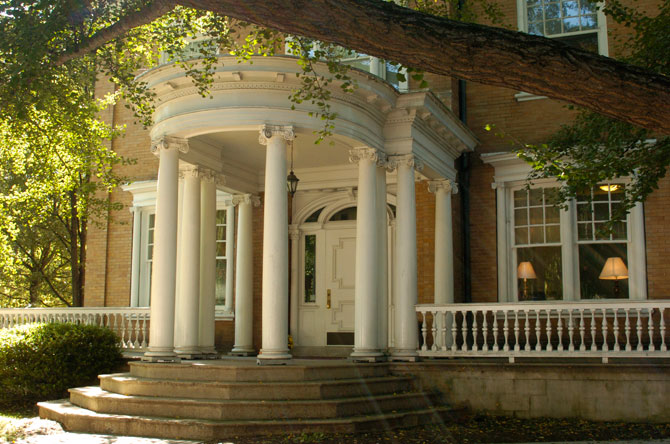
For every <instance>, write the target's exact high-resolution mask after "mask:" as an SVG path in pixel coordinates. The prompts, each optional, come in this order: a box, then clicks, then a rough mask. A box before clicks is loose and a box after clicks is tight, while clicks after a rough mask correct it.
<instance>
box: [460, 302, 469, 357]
mask: <svg viewBox="0 0 670 444" xmlns="http://www.w3.org/2000/svg"><path fill="white" fill-rule="evenodd" d="M461 313H462V314H463V324H461V333H462V334H463V345H462V346H461V350H462V351H467V350H468V311H467V310H463V311H462V312H461Z"/></svg>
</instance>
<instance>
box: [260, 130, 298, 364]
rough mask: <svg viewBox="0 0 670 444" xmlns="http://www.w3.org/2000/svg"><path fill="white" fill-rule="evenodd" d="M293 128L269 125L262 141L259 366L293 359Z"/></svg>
mask: <svg viewBox="0 0 670 444" xmlns="http://www.w3.org/2000/svg"><path fill="white" fill-rule="evenodd" d="M293 137H294V135H293V128H292V127H282V126H273V125H265V126H264V127H263V128H262V129H261V135H260V142H261V144H263V145H266V146H267V148H266V157H265V159H266V160H265V198H264V203H265V206H264V213H263V290H262V292H263V309H262V319H263V335H262V347H261V351H260V353H259V355H258V363H259V364H273V363H280V362H281V361H284V360H286V359H291V354H290V353H289V350H288V197H287V192H286V141H287V140H293Z"/></svg>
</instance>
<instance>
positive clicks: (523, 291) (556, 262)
mask: <svg viewBox="0 0 670 444" xmlns="http://www.w3.org/2000/svg"><path fill="white" fill-rule="evenodd" d="M521 262H530V265H531V266H532V267H533V270H534V271H535V275H536V278H534V279H526V282H525V285H526V286H525V288H524V279H522V278H519V280H518V287H519V295H518V296H519V300H520V301H526V300H536V301H541V300H545V299H546V300H560V299H562V298H563V284H562V265H561V247H560V246H556V247H533V248H519V249H517V270H518V264H520V263H521ZM517 278H518V275H517Z"/></svg>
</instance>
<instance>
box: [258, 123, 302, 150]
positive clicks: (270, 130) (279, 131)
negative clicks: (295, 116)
mask: <svg viewBox="0 0 670 444" xmlns="http://www.w3.org/2000/svg"><path fill="white" fill-rule="evenodd" d="M272 137H282V138H284V140H286V141H292V140H293V139H295V131H294V129H293V125H268V124H265V125H263V126H261V128H260V131H259V135H258V143H260V144H261V145H267V144H268V140H269V139H271V138H272Z"/></svg>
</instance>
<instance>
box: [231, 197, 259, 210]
mask: <svg viewBox="0 0 670 444" xmlns="http://www.w3.org/2000/svg"><path fill="white" fill-rule="evenodd" d="M241 203H246V204H251V205H253V206H254V207H257V206H259V205H260V204H261V198H260V197H258V196H255V195H253V194H236V195H234V196H233V206H237V205H239V204H241Z"/></svg>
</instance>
